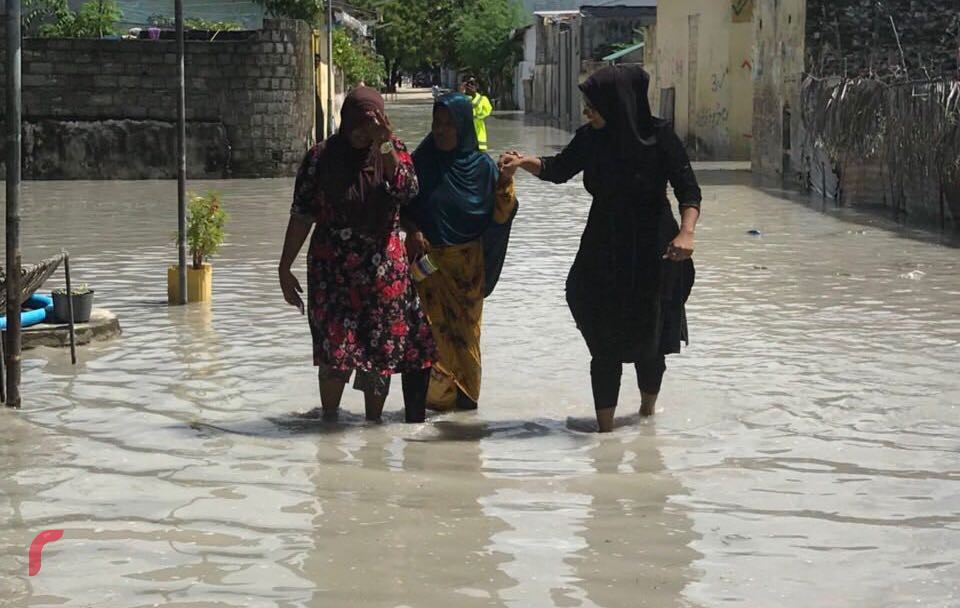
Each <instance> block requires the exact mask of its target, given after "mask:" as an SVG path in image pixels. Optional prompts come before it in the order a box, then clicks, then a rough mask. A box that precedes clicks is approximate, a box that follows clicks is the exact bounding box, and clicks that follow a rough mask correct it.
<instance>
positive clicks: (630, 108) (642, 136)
mask: <svg viewBox="0 0 960 608" xmlns="http://www.w3.org/2000/svg"><path fill="white" fill-rule="evenodd" d="M649 87H650V75H649V74H647V72H646V70H644V69H643V68H641V67H640V66H635V65H627V66H622V65H614V66H607V67H604V68H601V69H599V70H597V71H596V72H594V73H593V74H592V75H591V76H590V78H588V79H587V80H586V82H584V83H583V84H581V85H580V90H581V91H583V94H584V95H586V97H587V99H588V100H590V103H591V104H592V105H593V107H594V108H596V110H597V111H598V112H600V115H601V116H603V119H604V120H605V121H606V123H607V126H606V128H604V131H606V132H607V133H608V134H609V136H610V137H611V138H612V139H613V140H614V141H613V143H614V149H615V151H616V154H617V156H619V157H620V158H623V159H628V158H632V157H634V156H636V154H637V152H638V151H639V150H640V149H641V148H642V147H643V146H650V145H653V144H654V143H656V138H655V137H654V129H655V126H656V120H655V119H654V117H653V114H652V113H651V112H650V101H649V100H648V99H647V90H648V88H649Z"/></svg>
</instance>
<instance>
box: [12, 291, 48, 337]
mask: <svg viewBox="0 0 960 608" xmlns="http://www.w3.org/2000/svg"><path fill="white" fill-rule="evenodd" d="M23 305H24V306H25V307H27V308H29V309H30V310H24V311H23V312H21V313H20V326H21V327H30V326H31V325H36V324H37V323H42V322H43V321H46V319H47V315H48V314H50V315H52V314H53V298H51V297H50V296H41V295H40V294H33V295H32V296H30V298H29V299H28V300H27V301H26V302H24V303H23ZM6 329H7V317H6V315H4V316H2V317H0V331H3V330H6Z"/></svg>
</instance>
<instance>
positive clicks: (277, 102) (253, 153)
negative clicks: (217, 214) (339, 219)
mask: <svg viewBox="0 0 960 608" xmlns="http://www.w3.org/2000/svg"><path fill="white" fill-rule="evenodd" d="M234 36H236V37H243V38H245V39H234V40H229V41H216V42H188V43H187V47H186V52H187V55H186V85H187V121H188V139H189V140H190V141H189V142H188V148H189V150H190V152H191V154H190V156H189V158H188V161H189V162H188V173H189V174H190V176H191V177H227V176H233V177H266V176H281V175H292V174H293V173H294V172H295V171H296V169H297V166H298V164H299V161H300V160H301V158H302V155H303V153H304V151H305V150H306V148H307V146H308V145H309V143H310V142H311V141H312V140H313V132H312V131H313V126H314V119H315V100H316V90H315V83H314V60H313V52H312V47H311V32H310V29H309V27H308V26H307V25H306V24H305V23H303V22H298V21H286V20H267V21H265V24H264V29H263V30H260V31H255V32H248V33H245V34H234ZM2 38H3V36H0V39H2ZM0 42H2V41H0ZM175 44H176V43H175V42H173V41H165V40H159V41H153V40H79V39H77V40H74V39H70V40H67V39H38V38H34V39H25V40H24V43H23V106H24V112H23V116H24V122H25V128H24V135H25V138H24V151H25V158H24V174H25V177H27V178H31V179H84V178H94V179H96V178H102V179H110V178H128V179H135V178H157V177H174V176H175V175H176V170H175V167H176V164H175V163H176V158H175V155H174V154H168V152H169V151H171V150H174V149H175V146H174V144H173V141H174V139H173V138H174V129H173V125H174V123H175V121H176V90H177V66H176V47H175ZM4 46H5V43H4V44H0V48H2V47H4ZM3 52H4V51H2V50H0V65H2V63H3V62H2V59H3ZM5 82H6V75H5V74H4V73H3V69H2V68H0V83H2V84H5Z"/></svg>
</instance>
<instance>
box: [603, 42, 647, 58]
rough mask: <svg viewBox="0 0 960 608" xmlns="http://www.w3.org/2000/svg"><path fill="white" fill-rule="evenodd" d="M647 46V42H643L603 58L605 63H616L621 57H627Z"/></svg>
mask: <svg viewBox="0 0 960 608" xmlns="http://www.w3.org/2000/svg"><path fill="white" fill-rule="evenodd" d="M645 46H647V45H646V43H645V42H641V43H639V44H635V45H633V46H628V47H627V48H625V49H622V50H619V51H617V52H616V53H610V54H609V55H607V56H606V57H604V58H603V61H616V60H617V59H620V58H621V57H625V56H627V55H629V54H630V53H632V52H634V51H639V50H640V49H642V48H643V47H645Z"/></svg>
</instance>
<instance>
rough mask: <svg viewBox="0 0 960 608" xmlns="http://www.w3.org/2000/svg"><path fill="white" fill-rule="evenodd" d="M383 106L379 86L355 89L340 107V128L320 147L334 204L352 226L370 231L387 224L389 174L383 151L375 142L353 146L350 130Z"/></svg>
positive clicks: (322, 170) (323, 172) (321, 165)
mask: <svg viewBox="0 0 960 608" xmlns="http://www.w3.org/2000/svg"><path fill="white" fill-rule="evenodd" d="M384 110H385V106H384V103H383V97H381V96H380V93H378V92H377V91H376V90H374V89H371V88H369V87H357V88H356V89H354V90H352V91H351V92H350V94H349V95H347V97H346V99H345V100H344V101H343V107H342V108H341V109H340V129H339V130H338V131H337V132H336V133H335V134H334V135H333V136H331V137H330V139H329V140H327V142H326V143H325V144H324V145H323V146H322V147H321V149H320V153H319V158H318V163H317V167H318V170H319V172H320V174H321V179H320V183H321V184H323V185H322V188H323V194H324V196H326V198H327V201H328V202H329V203H330V205H331V207H333V208H334V209H336V210H337V211H338V213H339V215H341V216H342V217H343V219H344V220H345V221H346V222H347V223H348V224H349V225H350V226H351V227H353V228H356V229H359V230H363V231H367V232H380V231H382V230H383V229H384V228H385V227H386V226H387V224H388V222H389V220H390V217H389V215H390V214H389V211H390V208H392V205H393V202H392V200H391V199H390V197H389V196H388V195H387V193H386V191H385V190H384V188H382V186H383V183H384V181H385V179H386V178H385V176H384V169H383V158H382V155H381V154H380V151H379V150H374V149H373V146H372V145H371V146H368V147H366V148H354V147H353V146H352V145H351V144H350V133H351V132H352V131H353V130H355V129H358V128H361V127H363V125H364V124H365V123H367V121H368V120H369V118H368V114H369V113H370V112H377V111H379V112H383V111H384Z"/></svg>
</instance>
